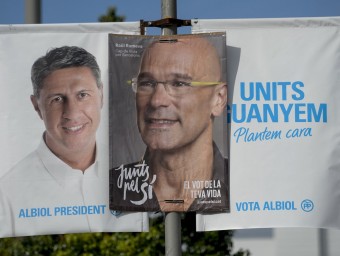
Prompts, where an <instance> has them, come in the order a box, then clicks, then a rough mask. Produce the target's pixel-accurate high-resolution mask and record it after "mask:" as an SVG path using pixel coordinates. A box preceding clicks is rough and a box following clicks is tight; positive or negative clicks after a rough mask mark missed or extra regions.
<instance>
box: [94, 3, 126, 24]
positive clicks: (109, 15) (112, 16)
mask: <svg viewBox="0 0 340 256" xmlns="http://www.w3.org/2000/svg"><path fill="white" fill-rule="evenodd" d="M124 20H125V16H120V15H118V14H117V8H116V7H115V6H111V7H109V8H108V9H107V11H106V14H104V15H101V16H100V17H99V19H98V21H100V22H122V21H124Z"/></svg>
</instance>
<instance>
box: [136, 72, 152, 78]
mask: <svg viewBox="0 0 340 256" xmlns="http://www.w3.org/2000/svg"><path fill="white" fill-rule="evenodd" d="M152 77H153V75H152V74H151V73H150V72H142V73H139V74H138V76H137V78H138V79H143V78H152Z"/></svg>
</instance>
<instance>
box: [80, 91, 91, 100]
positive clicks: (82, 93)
mask: <svg viewBox="0 0 340 256" xmlns="http://www.w3.org/2000/svg"><path fill="white" fill-rule="evenodd" d="M78 96H79V98H80V99H83V98H86V97H87V96H89V94H88V93H86V92H81V93H79V95H78Z"/></svg>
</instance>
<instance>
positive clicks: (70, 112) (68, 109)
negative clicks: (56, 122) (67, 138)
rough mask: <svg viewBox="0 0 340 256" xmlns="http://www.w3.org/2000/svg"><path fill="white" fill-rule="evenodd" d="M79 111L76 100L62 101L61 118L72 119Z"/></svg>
mask: <svg viewBox="0 0 340 256" xmlns="http://www.w3.org/2000/svg"><path fill="white" fill-rule="evenodd" d="M79 111H80V104H79V103H78V101H77V100H72V99H67V100H66V101H65V103H64V108H63V118H66V119H74V118H76V117H77V115H78V114H79Z"/></svg>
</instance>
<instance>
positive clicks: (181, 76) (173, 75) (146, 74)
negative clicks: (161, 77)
mask: <svg viewBox="0 0 340 256" xmlns="http://www.w3.org/2000/svg"><path fill="white" fill-rule="evenodd" d="M167 76H168V77H171V79H178V80H185V81H191V80H192V77H191V76H190V75H188V74H182V73H170V74H168V75H167ZM153 77H154V76H153V75H152V74H151V73H150V72H142V73H139V75H138V77H137V78H138V79H143V78H152V79H153Z"/></svg>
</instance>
